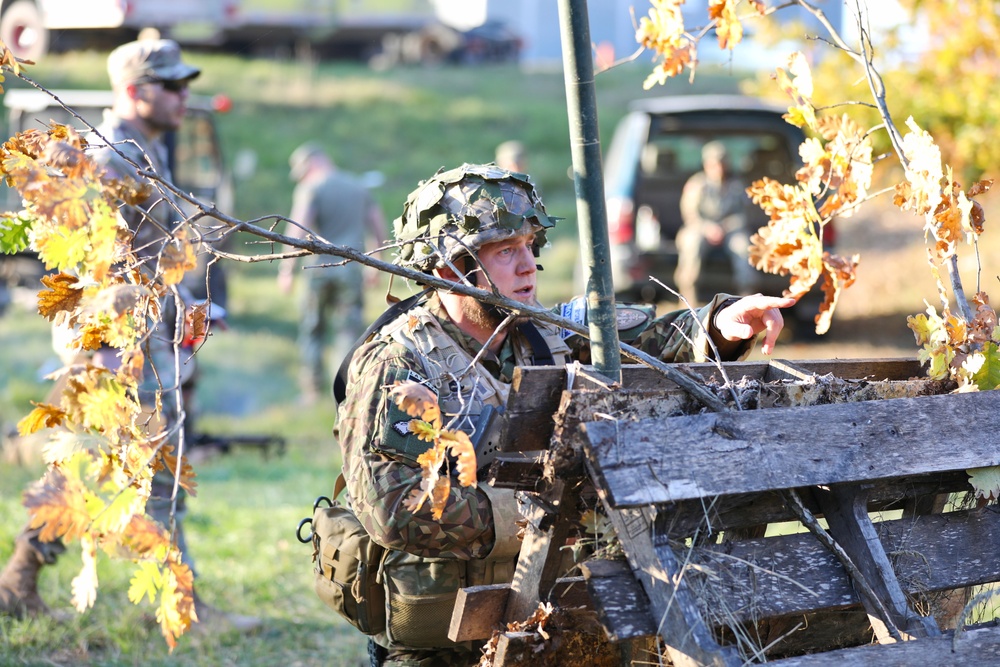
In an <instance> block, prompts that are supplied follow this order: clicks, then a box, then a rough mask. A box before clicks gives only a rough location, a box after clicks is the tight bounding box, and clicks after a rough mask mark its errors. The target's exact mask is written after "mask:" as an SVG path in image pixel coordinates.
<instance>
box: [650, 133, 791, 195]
mask: <svg viewBox="0 0 1000 667" xmlns="http://www.w3.org/2000/svg"><path fill="white" fill-rule="evenodd" d="M715 140H718V141H722V142H723V143H724V144H725V146H726V153H727V155H728V156H729V165H730V167H731V168H732V169H733V171H734V172H735V173H736V174H738V175H740V176H741V177H743V178H744V179H745V180H747V182H748V183H749V182H750V181H752V180H757V179H759V178H761V177H763V176H769V177H770V178H776V179H784V178H787V177H788V176H790V175H791V173H793V172H794V160H793V156H794V155H795V153H794V152H793V151H792V150H791V149H790V147H789V146H788V142H787V140H786V139H785V138H784V137H783V136H781V135H777V134H761V133H754V134H727V135H723V136H718V135H716V136H707V135H706V136H699V135H680V134H662V135H659V136H654V137H652V138H651V139H650V141H649V143H648V144H647V146H646V148H645V149H644V151H643V154H642V165H641V167H642V172H643V174H644V175H645V176H647V177H654V178H670V177H677V176H684V177H687V176H690V175H691V174H694V173H696V172H698V171H701V149H702V147H703V146H704V145H705V144H706V143H708V142H709V141H715Z"/></svg>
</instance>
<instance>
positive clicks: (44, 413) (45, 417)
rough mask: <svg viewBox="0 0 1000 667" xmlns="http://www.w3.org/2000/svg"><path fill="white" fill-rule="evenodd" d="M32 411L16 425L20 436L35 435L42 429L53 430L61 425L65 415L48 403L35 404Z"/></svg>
mask: <svg viewBox="0 0 1000 667" xmlns="http://www.w3.org/2000/svg"><path fill="white" fill-rule="evenodd" d="M34 405H35V407H34V409H33V410H32V411H31V412H29V413H28V414H27V415H25V416H24V417H23V418H22V419H21V421H19V422H18V423H17V432H18V434H19V435H21V436H27V435H31V434H32V433H37V432H38V431H40V430H42V429H43V428H53V427H55V426H59V425H60V424H62V422H63V419H65V418H66V413H65V412H63V411H62V410H60V409H59V408H57V407H56V406H54V405H50V404H48V403H35V404H34Z"/></svg>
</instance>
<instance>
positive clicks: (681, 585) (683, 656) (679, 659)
mask: <svg viewBox="0 0 1000 667" xmlns="http://www.w3.org/2000/svg"><path fill="white" fill-rule="evenodd" d="M654 511H655V510H653V508H639V509H625V510H618V509H611V508H608V516H609V518H610V519H611V523H612V525H613V526H614V528H615V533H616V534H617V535H618V539H619V541H621V543H622V547H623V549H624V551H625V554H626V556H627V557H628V560H629V565H630V566H631V567H632V570H633V572H634V573H635V576H636V578H637V579H638V580H639V582H640V583H641V584H642V587H643V589H644V590H645V591H646V595H647V596H648V598H649V605H650V609H651V611H652V614H653V619H654V621H655V622H656V624H657V628H659V633H660V636H661V637H663V638H664V640H665V641H666V644H667V647H666V648H667V652H668V653H669V655H670V659H671V660H672V661H673V662H672V664H673V665H674V666H675V667H689V666H690V667H693V666H695V665H699V666H711V667H735V666H736V665H742V662H743V661H742V660H740V658H739V656H738V655H737V653H736V651H735V650H734V649H732V648H731V647H724V646H720V645H719V644H718V642H716V641H715V639H714V637H713V636H712V633H711V632H710V631H709V629H708V626H707V625H706V624H705V620H704V618H703V617H702V615H701V612H700V610H699V608H698V604H697V602H696V601H695V598H694V596H693V595H692V594H691V591H690V590H689V589H688V587H687V584H686V582H685V578H684V577H683V576H682V572H681V567H680V565H679V564H678V562H677V560H676V559H675V558H674V556H673V552H672V551H670V549H669V548H667V549H665V550H664V551H662V552H658V551H657V550H656V549H655V547H654V544H653V534H652V530H653V523H654V517H653V512H654Z"/></svg>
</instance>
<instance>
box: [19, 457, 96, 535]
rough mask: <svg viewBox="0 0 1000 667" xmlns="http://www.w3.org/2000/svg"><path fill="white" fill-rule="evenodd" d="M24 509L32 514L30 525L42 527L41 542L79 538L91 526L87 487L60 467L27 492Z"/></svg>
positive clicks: (50, 469) (48, 473)
mask: <svg viewBox="0 0 1000 667" xmlns="http://www.w3.org/2000/svg"><path fill="white" fill-rule="evenodd" d="M23 499H24V506H25V507H26V508H27V509H28V513H29V514H30V515H31V519H30V521H29V525H30V526H31V527H32V528H38V527H41V528H42V530H41V532H40V533H39V534H38V539H40V540H41V541H42V542H52V541H54V540H57V539H59V538H66V539H67V540H76V539H79V538H80V536H81V535H83V534H84V533H86V531H87V528H88V526H89V525H90V514H89V513H88V512H87V501H86V496H85V488H84V486H83V484H82V483H81V482H80V480H79V479H71V478H69V477H68V476H67V475H66V474H64V473H63V471H62V470H61V469H59V468H49V470H48V471H47V472H46V473H45V476H44V477H43V478H42V479H41V480H39V481H37V482H35V483H34V484H32V485H31V486H30V487H29V488H28V490H27V491H25V492H24V497H23Z"/></svg>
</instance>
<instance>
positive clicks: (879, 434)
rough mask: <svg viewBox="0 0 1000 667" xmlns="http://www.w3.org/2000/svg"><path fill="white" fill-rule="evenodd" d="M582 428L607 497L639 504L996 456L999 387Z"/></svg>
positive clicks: (970, 463)
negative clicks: (934, 435) (939, 435)
mask: <svg viewBox="0 0 1000 667" xmlns="http://www.w3.org/2000/svg"><path fill="white" fill-rule="evenodd" d="M584 431H585V436H586V437H585V443H584V444H585V449H586V453H587V456H588V459H589V462H590V465H592V467H593V469H594V472H595V473H596V477H595V482H596V483H597V485H598V486H599V487H601V488H604V489H606V490H607V492H608V502H609V503H610V504H611V506H613V507H619V508H620V507H635V506H641V505H648V504H654V503H669V502H677V501H679V500H685V499H691V498H705V497H712V496H718V495H724V494H730V493H751V492H758V491H767V490H771V489H787V488H794V487H800V486H816V485H828V484H836V483H851V482H866V481H873V480H878V479H888V478H896V477H904V476H912V475H921V474H930V473H934V472H942V471H950V470H963V469H966V468H972V467H979V466H993V465H998V464H1000V448H998V447H997V446H996V443H995V440H994V436H993V434H994V433H996V432H998V431H1000V393H997V392H993V391H984V392H979V393H971V394H960V395H944V396H925V397H920V398H906V399H890V400H885V401H867V402H864V403H844V404H832V405H818V406H811V407H803V408H784V409H782V410H754V411H744V412H727V413H713V414H705V415H692V416H685V417H672V418H666V419H647V420H642V421H638V422H614V423H606V422H593V423H590V424H587V425H586V426H585V428H584ZM933 432H937V433H941V432H943V433H948V438H946V439H941V438H928V437H927V434H928V433H933ZM959 442H960V443H962V445H961V447H956V446H955V444H954V443H959Z"/></svg>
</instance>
